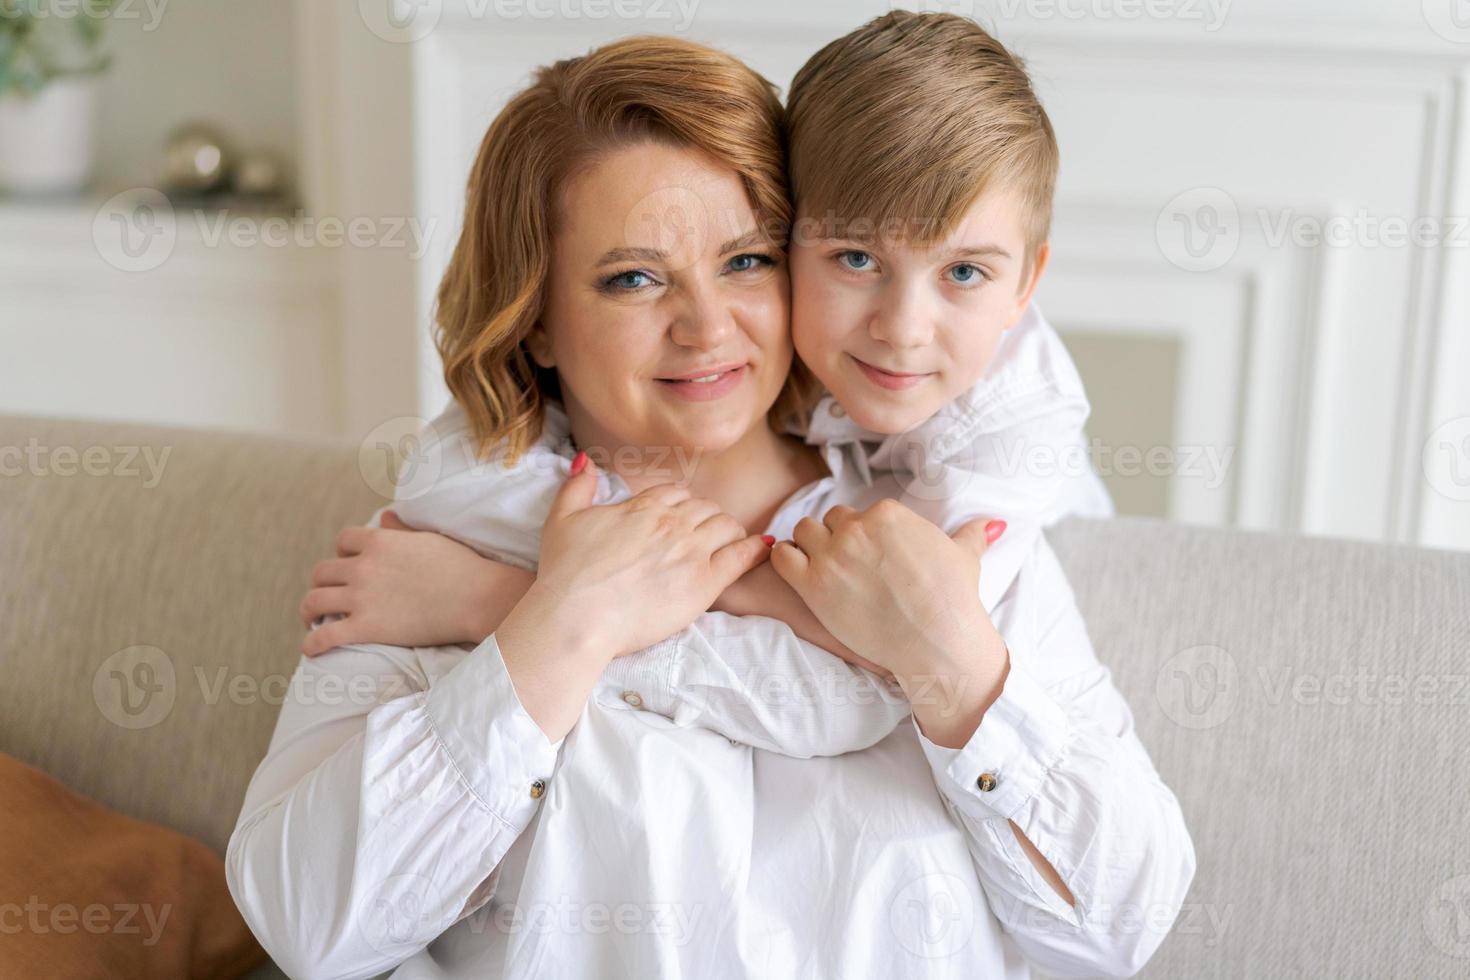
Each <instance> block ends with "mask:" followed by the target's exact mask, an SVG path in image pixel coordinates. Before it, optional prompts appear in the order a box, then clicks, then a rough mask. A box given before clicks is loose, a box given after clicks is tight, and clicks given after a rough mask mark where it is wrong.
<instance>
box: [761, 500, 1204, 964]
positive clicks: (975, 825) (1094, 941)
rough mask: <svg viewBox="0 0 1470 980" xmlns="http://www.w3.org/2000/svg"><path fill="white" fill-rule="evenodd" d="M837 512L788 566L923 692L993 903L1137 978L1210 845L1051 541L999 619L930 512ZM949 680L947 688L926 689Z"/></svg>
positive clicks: (813, 526)
mask: <svg viewBox="0 0 1470 980" xmlns="http://www.w3.org/2000/svg"><path fill="white" fill-rule="evenodd" d="M834 511H835V513H834V512H829V513H828V516H827V519H826V520H825V521H824V523H822V524H817V523H816V522H803V523H802V524H798V525H797V528H796V537H795V545H786V544H783V545H781V546H779V547H778V548H777V549H776V551H775V552H773V554H772V564H773V565H774V567H775V568H776V570H777V571H778V572H780V573H781V574H782V575H783V577H786V578H787V580H788V581H790V582H792V585H793V587H795V588H796V589H797V591H798V592H800V593H801V594H802V596H803V597H804V598H805V599H807V601H808V602H809V603H810V604H811V605H812V608H813V609H814V611H816V612H817V613H818V615H820V616H822V618H823V620H824V622H826V623H827V624H828V626H829V628H831V629H832V631H833V632H834V633H836V634H837V635H838V636H839V637H845V638H847V639H848V642H849V643H851V644H852V645H854V647H855V648H856V649H857V650H858V651H859V652H861V653H864V654H865V655H867V656H870V657H873V658H874V659H877V660H880V662H882V661H883V660H884V659H885V658H887V663H886V666H888V667H890V668H891V669H892V670H893V672H894V674H895V676H896V677H897V678H898V679H899V681H900V682H901V683H902V684H903V685H904V688H905V690H906V691H908V692H909V694H910V696H911V698H912V699H913V701H914V723H915V727H916V731H917V733H918V736H919V739H920V743H921V745H922V746H923V749H924V752H925V755H926V756H927V757H928V759H929V763H930V767H931V769H932V770H933V773H934V778H935V783H936V785H937V786H938V788H939V790H940V793H941V795H942V796H943V798H944V800H945V802H946V805H947V806H948V808H949V809H950V811H951V813H953V814H954V815H955V817H956V818H957V820H958V821H959V825H960V826H961V827H962V828H963V829H964V830H965V832H966V834H967V836H968V838H969V843H970V851H971V854H972V856H973V858H974V861H975V865H976V868H977V870H978V873H979V876H980V880H981V883H982V885H983V887H984V888H985V890H986V893H987V896H988V897H989V899H990V904H991V907H992V908H993V909H994V910H995V912H996V914H997V916H998V917H999V918H1000V920H1001V922H1002V923H1003V925H1004V926H1005V928H1006V929H1007V931H1008V932H1010V934H1011V935H1012V936H1013V937H1014V938H1015V939H1016V941H1017V943H1018V945H1019V946H1020V947H1021V948H1022V950H1023V951H1024V952H1025V954H1026V956H1027V957H1028V959H1030V960H1031V961H1032V962H1033V963H1034V964H1035V965H1036V966H1037V967H1038V968H1039V969H1041V970H1043V971H1045V972H1047V973H1055V974H1058V975H1074V974H1077V973H1104V974H1106V975H1109V976H1131V975H1132V974H1133V973H1135V972H1137V971H1138V970H1139V969H1140V968H1141V967H1142V966H1143V964H1144V963H1145V962H1147V960H1148V959H1149V957H1150V956H1151V955H1152V954H1153V952H1154V950H1155V949H1156V948H1157V947H1158V945H1159V943H1161V942H1162V941H1163V939H1164V936H1165V935H1166V934H1167V933H1168V930H1169V928H1170V927H1171V926H1172V924H1173V921H1174V919H1175V917H1176V916H1177V914H1178V912H1179V909H1180V907H1181V905H1182V903H1183V900H1184V895H1185V893H1186V892H1187V891H1188V888H1189V884H1190V881H1191V880H1192V879H1193V876H1194V869H1195V855H1194V848H1193V844H1192V842H1191V841H1190V837H1189V833H1188V830H1187V829H1186V827H1185V824H1184V818H1183V814H1182V813H1181V811H1180V809H1179V804H1178V801H1177V800H1176V799H1175V797H1174V795H1173V793H1171V792H1170V791H1169V789H1168V787H1167V786H1165V785H1164V783H1163V781H1162V780H1161V779H1160V778H1159V775H1158V773H1157V772H1156V771H1155V769H1154V766H1153V763H1152V761H1151V760H1150V758H1149V756H1148V753H1147V751H1145V749H1144V747H1143V745H1142V744H1141V743H1140V742H1139V740H1138V737H1137V735H1136V734H1135V733H1134V731H1133V718H1132V715H1131V713H1130V712H1129V710H1128V706H1127V704H1126V703H1125V702H1124V700H1123V698H1122V695H1121V694H1119V693H1118V691H1117V689H1116V688H1115V687H1114V686H1113V684H1112V681H1111V674H1110V672H1109V671H1108V669H1107V668H1106V667H1104V666H1102V665H1101V664H1100V663H1099V662H1098V661H1097V658H1096V655H1095V654H1094V652H1093V650H1092V645H1091V643H1090V641H1089V640H1088V637H1087V631H1086V628H1085V626H1084V624H1083V622H1082V618H1081V615H1080V614H1079V613H1078V611H1077V608H1076V604H1075V601H1074V599H1073V595H1072V591H1071V589H1070V587H1069V586H1068V584H1067V581H1066V577H1065V575H1064V574H1063V573H1062V570H1061V566H1060V564H1059V563H1058V562H1057V561H1056V557H1055V555H1054V554H1053V553H1052V552H1051V549H1050V547H1049V546H1047V545H1046V543H1045V541H1044V540H1038V543H1037V545H1036V548H1035V549H1034V552H1033V555H1032V558H1031V559H1030V560H1029V561H1028V562H1027V563H1026V565H1025V566H1024V567H1023V569H1022V571H1021V573H1020V575H1019V576H1018V580H1017V585H1016V588H1015V590H1014V591H1013V592H1012V593H1011V594H1009V595H1008V596H1007V598H1006V599H1005V600H1003V602H1002V603H1001V604H1000V606H999V607H998V608H997V610H996V613H995V615H996V620H995V624H994V625H992V623H991V620H990V618H989V617H988V616H986V615H985V614H984V610H983V608H980V607H979V604H978V602H976V601H974V600H973V599H971V598H970V597H969V595H966V591H967V590H969V589H970V586H971V585H973V584H974V577H973V576H972V577H971V579H970V580H969V581H966V577H965V574H964V573H965V571H966V569H965V567H964V566H965V562H966V561H967V560H968V555H965V554H963V553H960V552H953V553H948V554H946V553H945V545H946V541H945V539H944V538H942V537H938V536H934V535H932V534H931V533H930V532H928V531H926V530H925V529H926V528H929V527H931V525H928V524H927V522H925V521H923V519H922V518H920V517H918V516H917V515H914V514H912V512H909V511H907V510H906V509H905V508H902V507H901V506H899V505H896V504H893V503H891V502H887V501H885V502H883V503H882V504H879V505H876V506H875V507H873V508H870V509H869V510H868V511H866V512H864V513H863V514H857V513H856V512H854V511H851V509H849V508H834ZM879 568H882V569H885V570H886V572H885V573H882V574H879V573H877V572H875V571H874V570H876V569H879ZM951 583H959V585H958V586H957V587H956V586H954V585H952V584H951ZM971 595H973V593H971ZM977 610H978V612H977ZM997 626H999V627H1001V628H1000V629H997V628H996V627H997ZM1002 634H1003V635H1004V638H1003V639H1002ZM869 644H871V645H869ZM935 685H937V686H938V688H939V689H940V690H947V692H948V696H946V697H943V698H933V697H925V696H924V694H923V693H922V692H923V691H924V690H925V689H926V688H932V687H933V686H935Z"/></svg>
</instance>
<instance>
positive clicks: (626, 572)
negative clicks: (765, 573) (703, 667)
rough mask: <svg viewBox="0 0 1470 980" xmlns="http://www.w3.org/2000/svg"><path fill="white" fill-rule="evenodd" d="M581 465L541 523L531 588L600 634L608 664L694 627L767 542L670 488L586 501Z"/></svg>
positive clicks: (709, 504) (589, 470) (590, 468)
mask: <svg viewBox="0 0 1470 980" xmlns="http://www.w3.org/2000/svg"><path fill="white" fill-rule="evenodd" d="M583 458H584V459H585V457H583ZM584 465H585V467H586V468H585V469H583V470H581V471H580V472H577V473H575V474H574V475H572V476H571V477H570V478H569V479H568V480H567V482H566V484H565V485H564V486H563V487H562V490H561V492H560V493H559V494H558V496H557V499H556V501H555V503H554V504H553V505H552V509H551V512H550V514H549V515H548V517H547V520H546V525H545V527H544V529H543V530H542V534H541V560H540V567H539V570H538V573H537V578H536V584H535V586H533V590H532V591H534V592H536V593H538V594H539V595H541V596H543V597H555V598H557V599H558V600H559V601H560V602H561V603H562V604H564V605H566V606H567V607H568V608H571V609H575V610H576V611H577V613H576V620H575V623H576V625H577V626H578V627H579V628H580V629H581V630H582V631H584V632H588V633H591V634H594V635H596V636H597V637H598V638H599V642H600V643H601V644H603V645H604V646H605V647H606V649H607V650H608V652H609V659H611V658H612V657H615V656H622V655H625V654H629V653H633V652H635V651H638V650H641V649H643V648H644V647H647V646H651V645H652V644H654V643H657V642H658V641H660V640H662V639H665V638H666V637H669V636H671V635H673V634H674V633H677V632H678V631H679V630H681V629H683V628H685V627H686V626H688V625H689V624H690V623H692V622H694V620H695V618H696V617H698V616H699V614H700V613H702V612H704V611H705V610H706V609H708V608H709V607H710V606H711V605H712V604H713V603H714V601H715V599H716V598H718V596H719V595H720V593H721V592H723V591H724V590H725V589H726V588H727V587H728V586H729V585H730V584H731V583H732V582H734V581H735V580H736V579H738V578H740V577H741V576H742V575H744V574H745V573H746V572H748V571H750V570H751V569H752V568H754V567H755V566H756V565H759V564H760V563H762V562H764V561H765V560H766V556H767V555H768V554H769V550H770V545H771V544H772V543H774V539H765V538H763V537H762V536H761V535H747V534H746V533H745V528H744V527H742V526H741V525H740V522H738V521H737V520H735V518H733V517H731V516H730V515H729V514H727V513H725V512H724V511H722V510H721V509H720V507H719V505H718V504H716V503H714V502H713V501H710V500H706V499H703V498H701V497H696V496H694V495H693V494H692V493H690V491H689V490H688V489H687V488H685V487H679V486H676V485H674V484H672V483H665V484H659V485H657V486H652V487H649V488H648V489H646V490H644V491H642V492H641V493H639V494H637V495H635V496H633V497H631V498H629V499H628V500H625V501H623V502H622V503H618V504H607V505H600V506H599V505H592V504H591V500H592V495H593V492H594V491H595V489H596V486H597V477H596V474H595V472H594V464H592V463H591V462H590V461H587V462H585V463H584Z"/></svg>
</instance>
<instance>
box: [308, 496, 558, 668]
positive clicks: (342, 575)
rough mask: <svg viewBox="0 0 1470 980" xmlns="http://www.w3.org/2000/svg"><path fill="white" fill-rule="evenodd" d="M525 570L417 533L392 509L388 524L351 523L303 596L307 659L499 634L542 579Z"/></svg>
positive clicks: (455, 543) (385, 520) (467, 640)
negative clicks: (365, 646) (354, 647)
mask: <svg viewBox="0 0 1470 980" xmlns="http://www.w3.org/2000/svg"><path fill="white" fill-rule="evenodd" d="M535 580H536V579H535V576H534V575H533V574H532V573H531V572H528V571H526V570H524V569H520V568H516V567H514V566H512V565H503V564H501V563H500V562H496V561H491V560H490V559H488V558H483V557H481V556H480V555H479V553H478V552H476V551H475V550H474V549H472V548H469V547H466V546H465V545H462V544H460V543H459V542H458V541H454V540H453V539H451V538H446V537H444V536H443V535H440V534H433V533H428V532H422V531H415V530H413V529H412V528H410V527H409V526H408V525H406V524H404V523H403V522H402V521H400V520H399V519H398V515H397V514H394V513H393V512H392V511H386V512H384V514H383V526H382V527H378V528H372V527H349V528H344V529H343V530H342V532H341V533H340V534H339V535H338V536H337V557H336V558H333V559H327V560H325V561H319V562H317V563H316V567H315V568H313V569H312V573H311V584H312V588H311V591H309V592H307V593H306V598H305V599H303V600H302V602H301V619H302V622H303V623H304V624H305V625H306V626H307V627H308V628H309V627H310V626H311V624H312V623H313V622H314V621H316V620H317V619H318V618H319V617H321V616H327V615H332V614H340V615H343V616H345V617H346V618H345V619H338V620H334V621H332V622H330V623H326V624H324V625H323V626H321V627H319V628H317V629H314V630H310V632H308V633H307V634H306V638H305V639H304V640H303V641H302V643H301V652H302V653H304V654H306V655H307V656H308V657H315V656H318V655H319V654H323V653H326V652H327V651H328V650H331V649H332V648H334V647H339V646H345V645H347V644H350V643H385V644H389V645H392V646H402V647H424V646H446V645H449V644H452V643H479V642H480V641H481V640H483V639H484V638H485V637H487V636H489V635H490V634H491V633H493V632H495V629H496V628H497V627H498V626H499V625H500V621H501V620H502V619H504V618H505V616H506V614H507V613H509V612H510V610H511V609H512V608H514V607H515V604H516V603H517V602H519V601H520V599H521V596H523V595H525V593H526V590H527V589H529V588H530V587H531V584H532V583H533V582H534V581H535Z"/></svg>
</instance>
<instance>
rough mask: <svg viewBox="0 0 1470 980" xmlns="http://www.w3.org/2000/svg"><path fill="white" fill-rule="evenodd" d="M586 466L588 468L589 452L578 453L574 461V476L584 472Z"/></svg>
mask: <svg viewBox="0 0 1470 980" xmlns="http://www.w3.org/2000/svg"><path fill="white" fill-rule="evenodd" d="M586 466H587V452H586V450H583V451H582V452H580V453H578V454H577V455H576V456H575V457H573V459H572V476H576V475H577V474H578V473H580V472H582V470H583V469H584V468H585V467H586Z"/></svg>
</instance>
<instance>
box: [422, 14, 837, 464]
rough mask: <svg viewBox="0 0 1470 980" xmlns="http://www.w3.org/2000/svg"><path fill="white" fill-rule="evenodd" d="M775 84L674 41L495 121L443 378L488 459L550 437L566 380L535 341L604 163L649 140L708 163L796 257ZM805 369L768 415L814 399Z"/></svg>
mask: <svg viewBox="0 0 1470 980" xmlns="http://www.w3.org/2000/svg"><path fill="white" fill-rule="evenodd" d="M781 112H782V110H781V103H780V100H779V99H778V98H777V97H776V90H775V87H774V86H772V85H771V83H770V82H768V81H766V80H765V79H764V78H762V77H761V76H760V75H758V74H756V73H755V72H754V71H752V70H751V69H750V68H748V67H746V65H744V64H743V63H742V62H740V61H739V60H738V59H736V58H734V57H731V56H730V55H728V54H725V53H724V52H722V51H717V50H715V49H713V48H708V47H705V46H704V45H701V44H695V43H694V42H692V41H685V40H681V39H677V38H669V37H633V38H627V39H624V40H621V41H615V42H613V43H611V44H607V45H604V46H603V47H600V48H598V49H596V50H595V51H592V52H591V53H589V54H587V55H585V56H583V57H579V58H569V59H567V60H565V61H558V62H556V63H555V64H553V65H549V66H547V67H544V68H541V69H539V70H538V71H537V72H536V73H535V75H534V76H533V77H532V80H531V83H530V85H528V86H527V87H526V88H525V89H523V90H522V91H521V92H519V93H518V94H517V95H515V96H514V97H513V98H512V99H511V100H510V102H509V103H508V104H507V105H506V106H505V108H504V109H502V110H501V111H500V114H499V115H498V116H496V117H495V121H494V122H492V123H491V124H490V128H489V130H488V131H487V132H486V133H485V138H484V139H483V140H482V141H481V143H480V152H479V155H478V156H477V157H476V158H475V163H474V167H473V168H472V169H471V171H470V176H469V181H468V186H467V189H466V194H465V210H464V229H463V231H462V232H461V233H460V237H459V242H458V244H456V245H455V248H454V256H453V257H452V258H451V259H450V261H449V267H448V268H447V269H446V270H445V272H444V278H443V280H442V281H441V282H440V284H439V294H438V303H437V306H436V310H435V320H436V324H435V326H436V330H435V341H436V343H437V345H438V348H439V354H440V356H441V357H442V358H443V360H444V380H445V383H446V384H447V385H448V386H449V390H450V391H451V392H452V393H453V395H454V398H455V400H456V401H457V402H459V404H460V405H461V406H462V407H463V408H464V410H465V414H466V415H467V416H468V418H469V422H470V425H471V427H472V429H473V431H474V435H475V438H476V443H477V450H478V454H479V455H480V457H481V458H484V457H485V456H487V455H489V453H490V451H491V450H492V449H494V448H495V447H497V446H499V447H501V448H503V450H504V452H505V459H506V461H507V463H508V464H509V463H514V462H515V461H516V459H517V458H518V457H519V456H520V455H521V453H523V452H524V451H525V450H526V449H527V448H529V447H530V445H531V444H532V443H534V442H535V440H536V439H537V438H538V437H539V435H540V433H541V424H542V420H543V417H544V415H543V410H544V406H545V404H546V399H548V398H558V397H560V394H561V391H560V386H559V384H558V380H557V376H556V372H555V371H553V370H546V369H543V368H540V367H539V366H537V365H536V363H535V362H534V361H533V360H532V359H531V357H530V354H529V352H528V351H527V349H526V347H525V344H524V341H525V339H526V336H527V334H528V333H529V332H530V331H531V328H532V326H533V325H534V324H535V323H536V321H537V320H538V319H539V318H540V317H541V313H542V309H543V308H544V306H545V302H546V284H547V279H548V271H549V265H550V261H551V247H552V237H553V236H554V235H555V234H556V230H557V217H558V210H559V206H560V202H561V193H562V189H563V188H564V187H565V186H566V184H567V182H568V181H569V180H571V179H572V178H574V177H575V176H576V175H577V174H578V173H579V172H580V171H581V170H582V169H584V168H586V167H588V166H591V165H594V164H595V163H596V161H597V160H598V159H599V158H600V157H601V156H603V155H605V154H607V153H609V152H611V151H613V150H616V149H618V148H620V147H625V146H628V145H632V144H636V143H638V142H640V141H644V140H654V141H659V142H663V143H667V144H671V145H674V146H681V147H688V148H690V149H693V150H698V151H702V152H704V153H707V154H709V155H710V156H711V157H713V158H714V159H715V160H717V161H719V162H720V163H722V164H724V165H725V166H727V167H729V168H730V169H731V170H733V171H734V172H735V173H736V174H737V175H738V176H739V177H740V180H741V182H742V183H743V184H744V186H745V192H746V195H747V197H748V198H749V200H750V204H751V207H752V208H753V209H754V211H755V213H756V218H757V221H758V222H759V226H760V228H761V229H762V230H763V231H764V232H765V233H766V235H767V236H769V237H770V238H771V239H772V244H774V245H778V246H780V247H784V246H785V244H786V242H785V238H786V235H787V233H788V231H789V226H790V220H791V203H790V198H789V196H788V193H787V186H786V167H785V159H784V153H783V149H784V147H783V146H782V136H783V134H782V129H781ZM814 386H815V382H814V381H813V380H812V378H811V376H810V374H809V373H808V372H806V370H805V369H804V368H802V367H801V366H800V365H794V366H793V370H792V372H791V375H790V376H789V377H788V378H787V383H786V387H785V388H784V389H783V390H782V392H781V395H780V396H779V397H778V398H777V400H776V403H775V404H774V405H773V406H772V408H771V411H770V413H769V416H768V417H769V419H770V421H771V422H772V424H779V422H780V421H781V420H784V419H785V418H787V417H788V416H789V415H790V414H791V413H792V412H794V411H796V410H797V408H798V406H800V405H802V404H804V403H806V402H807V401H809V400H810V394H809V390H810V389H811V388H813V387H814Z"/></svg>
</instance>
